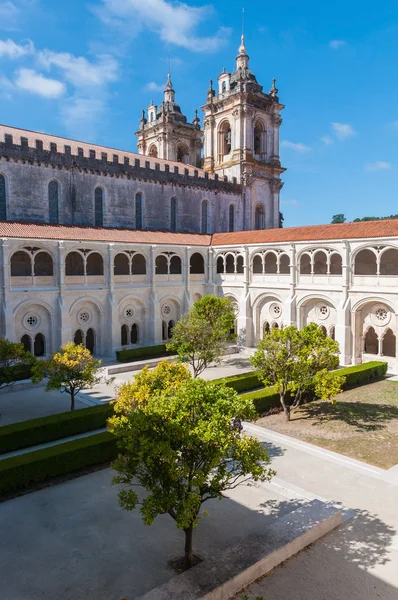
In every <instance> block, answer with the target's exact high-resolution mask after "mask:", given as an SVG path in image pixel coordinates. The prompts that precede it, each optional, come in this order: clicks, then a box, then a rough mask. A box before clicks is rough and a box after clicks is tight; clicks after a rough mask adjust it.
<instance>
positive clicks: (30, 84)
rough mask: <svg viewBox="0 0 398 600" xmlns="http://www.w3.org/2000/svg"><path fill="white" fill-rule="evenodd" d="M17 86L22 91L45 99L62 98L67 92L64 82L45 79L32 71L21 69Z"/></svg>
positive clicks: (16, 82) (17, 76) (17, 73)
mask: <svg viewBox="0 0 398 600" xmlns="http://www.w3.org/2000/svg"><path fill="white" fill-rule="evenodd" d="M15 85H16V87H17V88H19V89H21V90H25V91H27V92H30V93H32V94H37V95H39V96H42V97H43V98H60V97H61V96H62V95H63V94H64V93H65V90H66V88H65V84H63V83H62V81H58V80H57V79H49V78H47V77H44V75H42V74H41V73H37V72H36V71H33V70H32V69H19V70H18V71H17V72H16V79H15Z"/></svg>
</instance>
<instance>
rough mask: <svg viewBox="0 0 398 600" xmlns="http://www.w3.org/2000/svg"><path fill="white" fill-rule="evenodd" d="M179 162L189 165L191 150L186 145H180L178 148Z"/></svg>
mask: <svg viewBox="0 0 398 600" xmlns="http://www.w3.org/2000/svg"><path fill="white" fill-rule="evenodd" d="M177 162H180V163H185V164H187V163H189V150H188V147H187V146H186V145H185V144H178V146H177Z"/></svg>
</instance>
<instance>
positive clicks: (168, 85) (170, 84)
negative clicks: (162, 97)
mask: <svg viewBox="0 0 398 600" xmlns="http://www.w3.org/2000/svg"><path fill="white" fill-rule="evenodd" d="M172 89H173V84H172V83H171V75H170V72H169V73H167V83H166V90H172Z"/></svg>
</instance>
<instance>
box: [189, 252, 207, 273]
mask: <svg viewBox="0 0 398 600" xmlns="http://www.w3.org/2000/svg"><path fill="white" fill-rule="evenodd" d="M189 268H190V273H191V275H202V274H203V273H204V272H205V261H204V258H203V256H202V255H201V254H200V252H195V253H194V254H192V256H191V259H190V261H189Z"/></svg>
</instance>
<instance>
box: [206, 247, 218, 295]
mask: <svg viewBox="0 0 398 600" xmlns="http://www.w3.org/2000/svg"><path fill="white" fill-rule="evenodd" d="M214 267H215V265H214V250H213V248H208V250H207V269H206V270H207V277H206V285H205V292H206V294H215V295H216V296H218V294H217V293H216V284H215V282H214Z"/></svg>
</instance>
